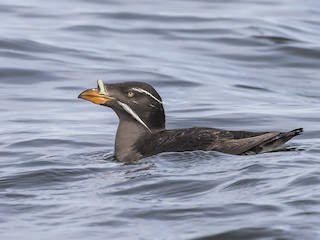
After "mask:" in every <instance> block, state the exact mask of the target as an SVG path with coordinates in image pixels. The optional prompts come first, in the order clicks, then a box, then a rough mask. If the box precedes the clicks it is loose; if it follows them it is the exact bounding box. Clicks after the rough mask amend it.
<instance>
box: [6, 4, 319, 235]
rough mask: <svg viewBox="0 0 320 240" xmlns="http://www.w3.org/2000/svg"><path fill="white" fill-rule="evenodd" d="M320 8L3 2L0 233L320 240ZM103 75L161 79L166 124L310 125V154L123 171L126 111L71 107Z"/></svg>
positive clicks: (209, 158)
mask: <svg viewBox="0 0 320 240" xmlns="http://www.w3.org/2000/svg"><path fill="white" fill-rule="evenodd" d="M319 9H320V8H319V3H318V1H316V0H308V1H306V2H303V3H302V2H301V1H298V0H282V1H273V0H272V1H267V2H266V1H265V2H259V1H256V2H254V1H241V2H238V1H228V2H225V1H211V2H210V1H205V0H200V1H188V0H174V1H170V3H169V2H149V1H144V0H139V1H134V2H128V1H98V0H95V1H90V2H88V1H81V0H77V1H68V2H66V1H61V0H58V1H55V2H50V3H49V2H41V1H39V0H32V1H28V2H21V1H17V0H13V1H12V0H11V1H8V0H5V1H2V3H1V4H0V12H1V15H2V21H1V22H0V27H1V33H2V34H1V37H0V53H1V65H0V73H1V74H0V82H1V84H2V85H1V88H0V96H1V100H2V104H0V114H1V123H2V127H1V130H0V157H1V163H0V164H1V168H0V199H1V201H0V209H1V213H2V214H1V216H0V235H1V238H2V239H18V238H27V239H36V238H45V239H56V238H57V237H60V238H61V237H62V236H63V237H64V238H66V239H79V238H83V236H88V238H90V239H101V237H102V236H103V237H107V238H115V239H266V238H270V239H290V240H291V239H318V238H319V237H320V233H319V227H318V223H319V219H320V213H319V209H320V208H319V207H320V201H319V194H318V192H319V190H320V189H319V183H320V172H319V171H318V170H317V169H318V168H319V157H318V156H319V150H318V149H319V144H320V141H319V140H318V139H319V131H320V128H319V124H318V123H319V120H320V115H319V112H320V111H319V110H320V109H319V103H320V93H319V88H320V82H319V74H318V70H319V67H320V66H319V61H318V60H319V57H320V52H319V46H318V43H319V40H320V35H319V30H320V29H319V26H320V25H319V23H320V22H319V11H320V10H319ZM98 78H102V79H103V80H104V81H105V82H121V81H132V80H135V81H144V82H148V83H150V84H151V85H153V86H154V87H155V88H156V89H157V90H158V92H159V93H160V95H161V96H162V99H163V100H164V106H165V108H166V114H167V126H168V127H169V128H183V127H192V126H207V127H217V128H225V129H232V130H250V131H262V130H263V131H264V130H280V131H281V130H282V131H286V130H291V129H294V128H297V127H304V128H305V131H306V132H305V133H304V134H303V135H301V136H299V137H297V138H295V139H293V140H291V141H290V143H289V145H290V146H291V147H295V148H297V149H298V150H303V151H290V152H278V153H269V154H261V155H257V156H229V155H226V154H220V153H214V152H201V151H197V152H191V153H164V154H160V155H157V156H153V157H149V158H146V159H143V160H141V161H140V162H139V163H137V164H135V165H123V164H121V163H118V162H116V161H115V160H114V158H113V144H114V135H115V132H116V129H117V121H118V120H117V117H116V115H115V114H114V113H113V112H112V111H111V110H110V109H106V108H103V107H100V106H95V105H93V104H90V103H86V102H83V101H80V100H78V99H77V96H78V94H79V93H80V92H81V91H82V90H84V89H88V88H91V87H95V84H96V79H98ZM17 229H18V231H17Z"/></svg>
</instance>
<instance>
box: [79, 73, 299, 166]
mask: <svg viewBox="0 0 320 240" xmlns="http://www.w3.org/2000/svg"><path fill="white" fill-rule="evenodd" d="M79 98H82V99H84V100H87V101H90V102H93V103H95V104H99V105H102V106H107V107H110V108H112V109H113V110H114V111H115V113H116V114H117V115H118V117H119V126H118V130H117V133H116V139H115V157H116V159H117V160H119V161H121V162H133V161H137V160H139V159H141V158H145V157H148V156H152V155H155V154H158V153H162V152H184V151H196V150H203V151H218V152H222V153H227V154H235V155H251V154H257V153H264V152H272V151H278V150H282V149H284V145H283V144H284V143H285V142H287V141H288V140H290V139H291V138H292V137H294V136H297V135H299V134H301V133H302V132H303V129H302V128H298V129H294V130H292V131H290V132H247V131H228V130H222V129H217V128H206V127H193V128H182V129H170V130H167V129H166V126H165V112H164V108H163V103H162V99H161V97H160V95H159V94H158V93H157V91H156V90H155V89H154V88H153V87H152V86H151V85H149V84H147V83H143V82H124V83H113V84H105V83H104V82H103V81H102V80H101V79H99V80H98V87H97V88H93V89H89V90H85V91H83V92H82V93H81V94H80V95H79Z"/></svg>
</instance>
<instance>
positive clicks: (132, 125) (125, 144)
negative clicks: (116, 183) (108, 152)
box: [115, 120, 150, 162]
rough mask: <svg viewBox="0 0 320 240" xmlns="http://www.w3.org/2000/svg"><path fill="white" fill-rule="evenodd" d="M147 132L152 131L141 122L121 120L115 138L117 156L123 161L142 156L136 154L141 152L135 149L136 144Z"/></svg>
mask: <svg viewBox="0 0 320 240" xmlns="http://www.w3.org/2000/svg"><path fill="white" fill-rule="evenodd" d="M145 134H150V131H149V130H148V129H147V128H146V127H144V126H143V125H141V124H140V123H138V122H136V121H132V120H130V121H127V120H120V122H119V126H118V130H117V134H116V140H115V155H116V158H117V159H118V160H120V161H122V162H130V161H131V159H138V158H140V157H138V156H136V155H138V154H139V153H138V152H137V151H136V150H135V149H134V144H135V143H136V142H137V140H138V139H139V138H140V137H141V136H142V135H145Z"/></svg>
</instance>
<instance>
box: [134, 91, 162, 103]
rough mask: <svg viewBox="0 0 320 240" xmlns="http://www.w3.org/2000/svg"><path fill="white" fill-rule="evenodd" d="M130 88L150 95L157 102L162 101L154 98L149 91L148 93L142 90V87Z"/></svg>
mask: <svg viewBox="0 0 320 240" xmlns="http://www.w3.org/2000/svg"><path fill="white" fill-rule="evenodd" d="M132 90H134V91H137V92H140V93H144V94H147V95H148V96H150V97H152V98H153V99H154V100H156V101H157V102H159V103H161V104H162V102H161V101H160V100H159V99H158V98H156V97H155V96H153V95H152V94H151V93H149V92H148V91H147V90H144V89H142V88H132Z"/></svg>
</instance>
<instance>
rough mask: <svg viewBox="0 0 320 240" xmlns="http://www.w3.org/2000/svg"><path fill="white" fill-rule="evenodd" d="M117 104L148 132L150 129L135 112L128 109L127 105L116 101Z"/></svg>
mask: <svg viewBox="0 0 320 240" xmlns="http://www.w3.org/2000/svg"><path fill="white" fill-rule="evenodd" d="M117 103H118V104H119V105H120V106H121V107H122V108H123V109H124V110H125V111H126V112H127V113H129V114H130V115H131V116H132V117H133V118H134V119H136V120H137V121H138V122H139V123H141V124H142V125H143V126H144V127H145V128H146V129H148V130H149V131H150V132H151V130H150V128H149V127H148V126H147V124H145V123H144V122H143V121H142V119H141V118H140V117H139V116H138V114H136V113H135V111H133V110H132V109H131V107H129V106H128V105H127V104H125V103H123V102H120V101H117Z"/></svg>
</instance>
